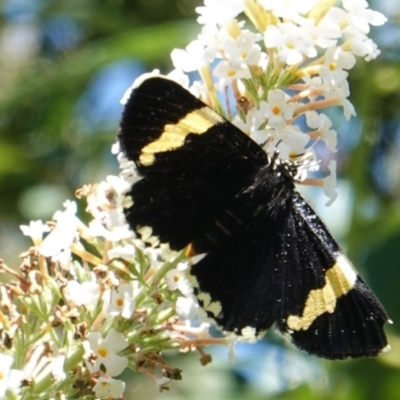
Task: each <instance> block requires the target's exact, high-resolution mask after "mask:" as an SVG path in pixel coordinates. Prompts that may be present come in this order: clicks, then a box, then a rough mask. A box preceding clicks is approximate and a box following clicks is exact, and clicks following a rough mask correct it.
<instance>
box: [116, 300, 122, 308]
mask: <svg viewBox="0 0 400 400" xmlns="http://www.w3.org/2000/svg"><path fill="white" fill-rule="evenodd" d="M116 303H117V306H118V307H122V306H123V305H124V300H122V299H118V300H117V301H116Z"/></svg>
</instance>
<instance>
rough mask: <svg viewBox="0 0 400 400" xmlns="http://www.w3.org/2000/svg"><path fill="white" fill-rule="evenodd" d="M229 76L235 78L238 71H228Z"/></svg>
mask: <svg viewBox="0 0 400 400" xmlns="http://www.w3.org/2000/svg"><path fill="white" fill-rule="evenodd" d="M227 75H228V76H235V75H236V71H235V70H234V69H231V70H230V71H228V73H227Z"/></svg>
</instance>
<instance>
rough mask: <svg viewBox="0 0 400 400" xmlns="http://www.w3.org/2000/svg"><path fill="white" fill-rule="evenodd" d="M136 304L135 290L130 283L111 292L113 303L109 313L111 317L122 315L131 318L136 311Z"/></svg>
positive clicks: (110, 305)
mask: <svg viewBox="0 0 400 400" xmlns="http://www.w3.org/2000/svg"><path fill="white" fill-rule="evenodd" d="M135 307H136V303H135V300H134V298H133V288H132V286H131V285H130V284H128V283H122V284H121V285H119V287H118V288H117V289H113V290H112V291H111V301H110V304H109V306H108V309H107V312H108V314H109V315H111V316H116V315H121V316H122V317H123V318H127V319H128V318H130V317H131V316H132V313H133V312H134V311H135Z"/></svg>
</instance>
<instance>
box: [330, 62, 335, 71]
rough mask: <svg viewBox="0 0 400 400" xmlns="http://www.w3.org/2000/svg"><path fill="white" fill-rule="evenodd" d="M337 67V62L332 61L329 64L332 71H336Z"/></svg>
mask: <svg viewBox="0 0 400 400" xmlns="http://www.w3.org/2000/svg"><path fill="white" fill-rule="evenodd" d="M336 67H337V64H336V63H335V62H331V63H330V64H329V69H330V70H331V71H335V70H336Z"/></svg>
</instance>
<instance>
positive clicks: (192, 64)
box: [171, 40, 217, 72]
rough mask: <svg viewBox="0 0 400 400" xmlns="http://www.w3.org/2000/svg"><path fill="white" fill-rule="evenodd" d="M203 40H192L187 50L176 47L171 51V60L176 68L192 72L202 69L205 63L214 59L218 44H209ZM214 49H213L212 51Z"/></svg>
mask: <svg viewBox="0 0 400 400" xmlns="http://www.w3.org/2000/svg"><path fill="white" fill-rule="evenodd" d="M206 47H207V44H206V43H205V42H204V41H202V40H194V41H192V42H191V43H190V44H189V45H188V46H187V47H186V49H185V50H182V49H174V50H172V53H171V60H172V63H173V65H174V67H175V68H176V69H180V70H182V71H184V72H191V71H195V70H197V69H200V68H201V67H202V66H203V65H205V64H208V63H210V62H211V61H213V60H214V58H215V56H216V52H217V48H216V44H215V45H214V46H213V47H210V46H208V51H207V52H206V51H205V49H206ZM211 49H212V51H211Z"/></svg>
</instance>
